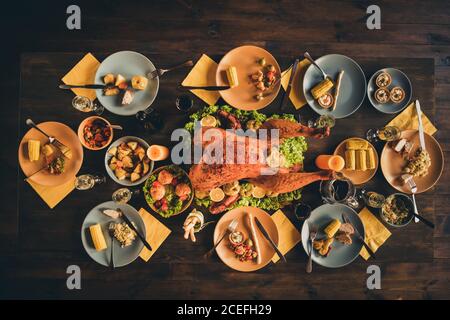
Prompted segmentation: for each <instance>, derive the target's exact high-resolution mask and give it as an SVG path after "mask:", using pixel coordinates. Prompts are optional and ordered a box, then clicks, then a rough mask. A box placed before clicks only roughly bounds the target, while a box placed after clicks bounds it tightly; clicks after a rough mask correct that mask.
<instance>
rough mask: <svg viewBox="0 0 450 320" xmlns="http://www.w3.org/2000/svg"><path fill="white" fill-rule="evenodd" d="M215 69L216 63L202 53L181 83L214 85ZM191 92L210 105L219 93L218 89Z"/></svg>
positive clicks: (215, 100)
mask: <svg viewBox="0 0 450 320" xmlns="http://www.w3.org/2000/svg"><path fill="white" fill-rule="evenodd" d="M216 71H217V63H216V62H215V61H214V60H212V59H211V58H210V57H208V56H207V55H206V54H203V55H202V56H201V57H200V59H199V60H198V61H197V63H196V64H195V66H194V67H193V68H192V69H191V71H190V72H189V74H188V75H187V77H186V78H185V79H184V80H183V82H182V83H181V85H183V86H201V87H206V86H215V85H216ZM191 92H192V93H193V94H195V95H196V96H197V97H199V98H200V99H202V100H203V101H205V102H206V103H207V104H208V105H210V106H213V105H215V104H216V102H217V100H219V98H220V93H219V92H218V91H207V90H191Z"/></svg>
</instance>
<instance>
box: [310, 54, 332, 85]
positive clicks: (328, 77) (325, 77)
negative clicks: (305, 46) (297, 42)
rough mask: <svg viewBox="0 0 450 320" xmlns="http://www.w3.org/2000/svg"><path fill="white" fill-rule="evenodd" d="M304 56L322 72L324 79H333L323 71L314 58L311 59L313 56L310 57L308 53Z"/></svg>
mask: <svg viewBox="0 0 450 320" xmlns="http://www.w3.org/2000/svg"><path fill="white" fill-rule="evenodd" d="M303 56H304V57H305V58H306V59H308V60H309V62H311V63H312V64H313V65H314V66H315V67H316V68H317V69H319V71H320V72H322V75H323V79H330V78H331V77H330V76H329V75H327V74H326V73H325V71H323V69H322V68H321V67H320V66H319V65H318V64H317V63H316V62H315V61H314V60H313V58H311V56H310V55H309V53H308V52H305V53H304V54H303Z"/></svg>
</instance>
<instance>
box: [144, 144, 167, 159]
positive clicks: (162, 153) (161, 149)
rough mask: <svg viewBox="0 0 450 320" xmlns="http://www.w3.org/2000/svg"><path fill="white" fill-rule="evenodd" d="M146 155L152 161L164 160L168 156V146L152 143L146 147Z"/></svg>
mask: <svg viewBox="0 0 450 320" xmlns="http://www.w3.org/2000/svg"><path fill="white" fill-rule="evenodd" d="M147 157H148V158H149V159H150V160H153V161H161V160H165V159H167V158H168V157H169V148H167V147H165V146H160V145H157V144H153V145H151V146H150V147H149V148H148V149H147Z"/></svg>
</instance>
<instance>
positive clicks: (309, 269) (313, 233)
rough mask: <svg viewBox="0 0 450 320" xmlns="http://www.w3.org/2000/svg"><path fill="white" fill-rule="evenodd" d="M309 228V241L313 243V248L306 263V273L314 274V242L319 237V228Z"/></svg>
mask: <svg viewBox="0 0 450 320" xmlns="http://www.w3.org/2000/svg"><path fill="white" fill-rule="evenodd" d="M308 226H309V241H310V242H311V248H310V249H309V255H308V262H307V263H306V272H307V273H311V272H312V250H313V242H314V240H315V239H316V237H317V227H316V226H314V225H313V226H311V225H310V224H308Z"/></svg>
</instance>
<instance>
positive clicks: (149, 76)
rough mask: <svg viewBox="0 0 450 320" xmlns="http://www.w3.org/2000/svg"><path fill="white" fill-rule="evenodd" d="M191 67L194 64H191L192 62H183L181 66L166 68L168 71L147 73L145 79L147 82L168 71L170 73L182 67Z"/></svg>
mask: <svg viewBox="0 0 450 320" xmlns="http://www.w3.org/2000/svg"><path fill="white" fill-rule="evenodd" d="M193 65H194V62H192V60H188V61H186V62H183V63H181V64H178V65H176V66H173V67H171V68H168V69H156V70H153V71H152V72H150V73H148V74H147V78H148V79H149V80H152V79H154V78H156V77H161V76H162V75H163V74H164V73H166V72H169V71H172V70H175V69H178V68H182V67H192V66H193Z"/></svg>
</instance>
